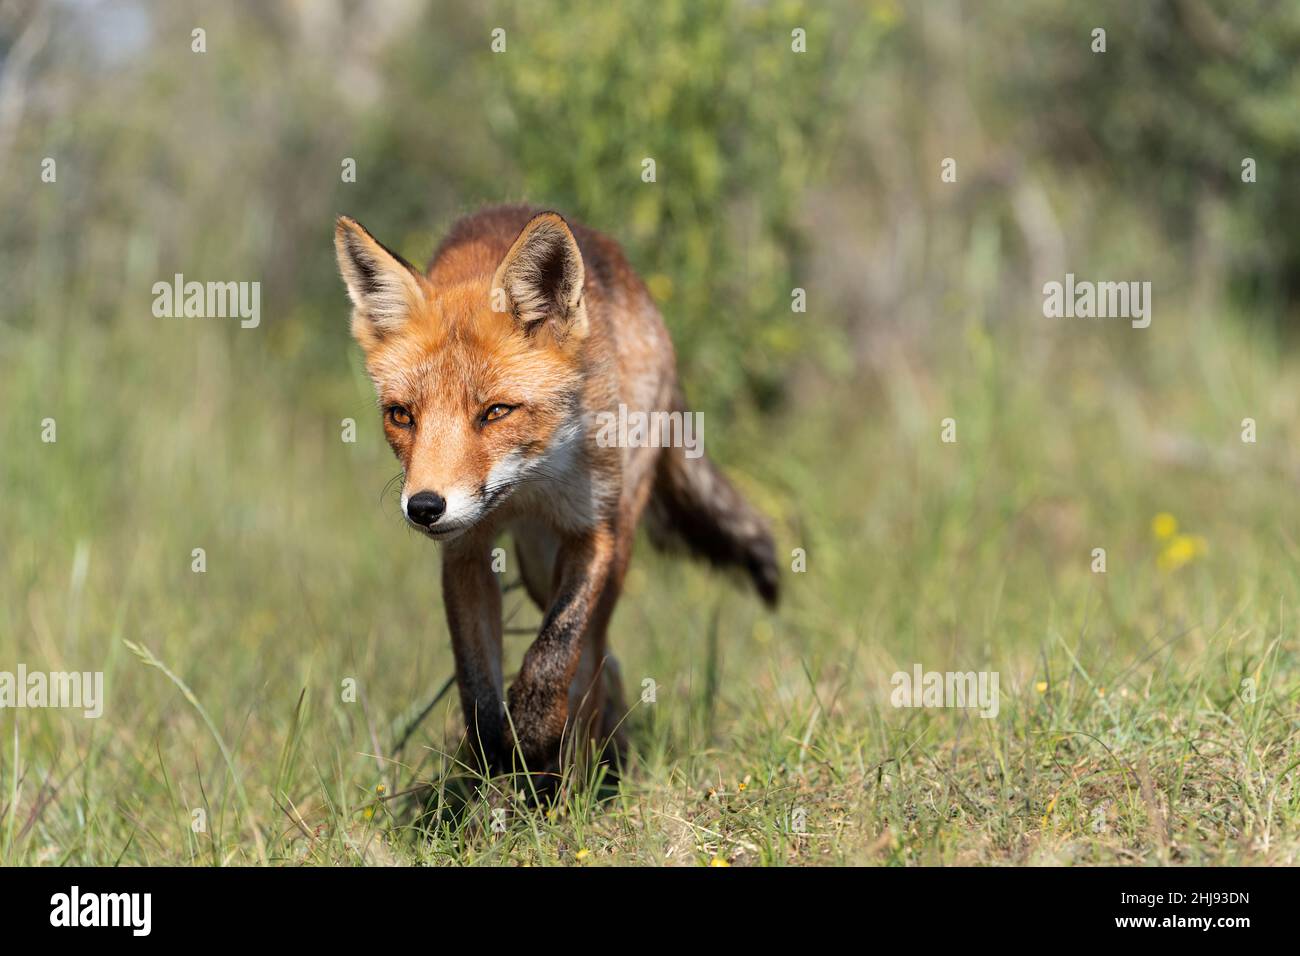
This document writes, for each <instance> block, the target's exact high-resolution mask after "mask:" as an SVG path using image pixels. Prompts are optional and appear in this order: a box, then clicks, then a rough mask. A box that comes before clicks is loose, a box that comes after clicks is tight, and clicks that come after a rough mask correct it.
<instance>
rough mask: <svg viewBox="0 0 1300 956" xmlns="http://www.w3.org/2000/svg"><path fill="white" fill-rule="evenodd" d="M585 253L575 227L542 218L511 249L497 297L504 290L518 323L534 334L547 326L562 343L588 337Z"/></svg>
mask: <svg viewBox="0 0 1300 956" xmlns="http://www.w3.org/2000/svg"><path fill="white" fill-rule="evenodd" d="M584 277H585V272H584V270H583V266H582V253H581V252H580V251H578V243H577V240H575V239H574V238H573V233H572V232H571V231H569V225H568V223H566V222H565V221H564V219H563V217H561V216H560V215H559V213H554V212H543V213H538V214H537V215H536V216H534V217H533V218H532V219H530V220H528V224H527V225H525V226H524V228H523V231H521V232H520V233H519V238H517V239H516V240H515V242H514V245H512V246H511V247H510V251H509V252H507V253H506V257H505V258H504V259H502V260H501V265H500V266H498V267H497V271H496V276H495V277H494V278H493V280H492V289H493V296H496V295H498V293H497V291H496V290H498V289H501V290H504V291H505V295H506V300H507V302H508V304H509V307H510V310H511V312H512V313H513V314H514V317H515V321H517V322H518V323H519V325H520V326H521V327H522V328H523V330H524V331H525V332H528V333H532V332H533V331H535V330H537V329H538V328H541V327H542V326H543V325H545V324H546V323H547V322H551V323H553V324H552V325H551V326H550V327H551V328H552V330H553V331H554V332H555V333H556V334H557V335H558V336H560V337H561V338H564V337H567V336H569V335H576V336H577V337H582V336H584V335H585V334H586V331H587V311H586V309H585V307H584V306H583V302H582V283H583V281H584Z"/></svg>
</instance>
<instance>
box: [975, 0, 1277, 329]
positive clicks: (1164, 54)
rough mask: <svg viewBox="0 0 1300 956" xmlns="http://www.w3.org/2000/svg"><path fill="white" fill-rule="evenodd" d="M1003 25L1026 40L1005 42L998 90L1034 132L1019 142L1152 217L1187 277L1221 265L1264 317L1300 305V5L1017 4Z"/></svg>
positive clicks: (1209, 1) (1249, 0)
mask: <svg viewBox="0 0 1300 956" xmlns="http://www.w3.org/2000/svg"><path fill="white" fill-rule="evenodd" d="M993 19H994V20H995V21H1000V22H1001V25H1002V27H1003V28H1006V29H1007V30H1008V31H1010V30H1012V29H1014V32H1015V34H1016V36H1017V37H1019V40H1018V41H1013V39H1012V37H1011V36H1010V35H1009V33H1006V34H1004V39H1005V40H1006V42H1005V44H1004V47H1005V49H1006V50H1007V55H1006V57H1005V58H1004V60H1003V64H1004V68H1003V69H1001V70H999V71H997V73H996V74H995V76H994V82H995V84H996V94H995V95H997V96H998V97H1000V98H1003V99H1004V100H1005V101H1006V102H1010V103H1012V104H1016V107H1017V109H1018V110H1019V113H1020V117H1019V122H1022V123H1024V124H1025V125H1027V126H1028V127H1030V130H1031V131H1032V132H1031V133H1030V135H1027V136H1025V137H1024V138H1023V139H1022V140H1021V141H1022V142H1023V141H1025V140H1029V141H1033V140H1038V141H1039V142H1041V143H1042V144H1043V145H1044V146H1045V148H1046V151H1047V155H1048V158H1049V159H1050V160H1051V161H1052V162H1053V163H1056V164H1060V165H1062V166H1067V165H1076V166H1077V165H1083V166H1086V167H1089V168H1090V169H1091V170H1092V171H1093V172H1094V173H1099V174H1100V175H1101V176H1103V177H1105V179H1106V180H1108V181H1109V183H1110V184H1111V185H1112V186H1113V187H1115V189H1116V192H1115V199H1114V201H1126V202H1132V203H1135V204H1138V205H1142V206H1146V207H1148V208H1152V207H1154V208H1155V209H1156V210H1157V211H1158V213H1159V214H1160V215H1161V217H1162V219H1163V222H1164V224H1165V226H1166V228H1167V231H1168V233H1169V235H1170V238H1171V241H1172V242H1173V243H1174V244H1175V247H1176V248H1178V249H1179V250H1180V252H1181V254H1182V255H1184V256H1187V255H1188V254H1189V253H1190V256H1191V258H1192V259H1193V263H1192V269H1191V270H1190V274H1192V275H1197V274H1198V273H1200V272H1201V271H1202V270H1203V269H1210V270H1214V269H1215V268H1217V267H1218V266H1219V265H1221V267H1222V269H1223V271H1224V273H1225V278H1226V279H1227V280H1228V282H1229V284H1230V287H1231V288H1232V289H1233V290H1235V291H1236V292H1237V293H1239V294H1241V295H1243V297H1244V298H1245V299H1246V300H1247V301H1248V302H1250V303H1252V304H1256V305H1265V304H1268V303H1270V302H1272V303H1275V304H1279V305H1289V306H1294V305H1295V304H1297V302H1298V301H1300V232H1297V231H1296V229H1295V223H1296V221H1297V218H1300V190H1297V189H1296V188H1295V186H1294V182H1293V180H1294V171H1295V170H1296V169H1297V168H1300V110H1298V109H1297V108H1296V105H1297V103H1298V102H1300V70H1298V69H1297V64H1298V63H1300V5H1297V4H1295V3H1291V2H1278V0H1153V2H1150V3H1136V4H1135V3H1130V2H1126V0H1100V2H1095V3H1091V4H1087V5H1078V4H1068V3H1063V2H1060V0H1037V2H1035V3H1032V4H1028V5H1027V4H1025V3H1023V2H1020V0H1016V2H1014V3H1010V4H1008V5H1006V7H1005V9H1003V10H1001V11H1000V12H999V13H998V14H997V15H996V16H995V17H994V18H993ZM1096 28H1103V29H1105V30H1106V51H1105V52H1104V53H1094V52H1093V51H1092V49H1091V47H1092V36H1091V35H1092V31H1093V30H1094V29H1096ZM1247 158H1251V159H1253V160H1254V161H1255V166H1256V171H1255V175H1256V177H1257V181H1256V182H1254V183H1246V182H1243V181H1242V172H1243V170H1242V163H1243V160H1245V159H1247ZM1220 219H1225V220H1226V226H1223V227H1221V228H1220V227H1219V226H1218V222H1219V220H1220Z"/></svg>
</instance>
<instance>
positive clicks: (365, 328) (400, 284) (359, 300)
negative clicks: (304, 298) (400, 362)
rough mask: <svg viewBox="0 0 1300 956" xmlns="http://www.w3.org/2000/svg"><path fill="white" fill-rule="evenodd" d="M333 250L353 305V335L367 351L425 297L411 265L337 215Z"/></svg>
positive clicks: (364, 229)
mask: <svg viewBox="0 0 1300 956" xmlns="http://www.w3.org/2000/svg"><path fill="white" fill-rule="evenodd" d="M334 251H335V253H336V254H337V256H338V260H339V272H341V273H342V274H343V281H344V282H345V283H346V284H347V287H348V297H349V298H350V299H351V300H352V305H353V306H354V309H353V311H352V335H353V336H354V337H355V338H356V340H357V341H358V342H360V343H361V344H362V345H363V346H365V347H367V348H368V347H369V346H370V345H372V344H373V343H374V342H375V341H377V340H378V339H381V338H383V337H384V336H385V335H386V334H388V333H389V332H396V331H398V330H399V329H400V328H401V327H402V326H403V325H405V324H406V320H407V318H408V316H409V315H410V314H411V310H412V309H413V308H414V307H415V306H417V305H418V304H419V302H420V300H421V299H422V298H423V297H424V291H423V289H422V288H421V284H420V281H421V280H420V277H419V275H418V274H417V273H416V271H415V267H414V266H412V265H411V264H410V263H409V262H407V261H406V260H405V259H403V258H402V257H401V256H399V255H398V254H397V253H395V252H393V251H392V250H391V249H389V248H388V247H387V246H385V245H384V244H383V243H381V242H380V241H379V240H378V239H376V238H375V237H374V236H372V235H371V234H370V233H369V232H368V231H367V230H366V227H365V226H363V225H361V223H359V222H357V221H356V220H355V219H350V218H348V217H347V216H340V217H339V220H338V223H337V224H336V226H335V229H334Z"/></svg>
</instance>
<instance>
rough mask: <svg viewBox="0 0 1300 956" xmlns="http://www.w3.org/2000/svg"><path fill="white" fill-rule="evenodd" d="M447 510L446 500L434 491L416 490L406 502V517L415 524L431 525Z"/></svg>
mask: <svg viewBox="0 0 1300 956" xmlns="http://www.w3.org/2000/svg"><path fill="white" fill-rule="evenodd" d="M446 510H447V502H446V501H444V500H443V497H442V495H440V494H438V493H437V492H436V491H418V492H416V493H415V494H413V495H411V497H410V500H408V501H407V502H406V517H408V518H410V519H411V520H412V521H414V522H415V523H416V524H422V525H426V526H427V525H431V524H433V523H434V522H435V521H437V520H438V519H439V518H441V517H442V513H443V512H444V511H446Z"/></svg>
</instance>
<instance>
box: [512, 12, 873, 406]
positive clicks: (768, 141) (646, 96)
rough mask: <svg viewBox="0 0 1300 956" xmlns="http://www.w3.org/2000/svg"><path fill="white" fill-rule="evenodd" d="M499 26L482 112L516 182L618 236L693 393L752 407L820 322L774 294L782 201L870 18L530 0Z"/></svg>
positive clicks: (822, 329)
mask: <svg viewBox="0 0 1300 956" xmlns="http://www.w3.org/2000/svg"><path fill="white" fill-rule="evenodd" d="M501 26H503V27H504V28H505V29H506V31H507V32H506V37H507V48H506V52H505V53H502V54H498V55H495V56H493V57H491V58H490V60H489V61H488V63H487V64H486V69H487V71H488V73H489V74H490V73H492V72H496V73H497V74H498V79H499V82H497V83H496V84H495V85H491V78H490V77H488V78H487V82H488V83H489V85H488V86H487V88H489V89H492V90H493V94H494V95H493V98H492V100H491V101H490V102H489V103H488V105H487V115H488V118H489V122H490V123H491V124H492V127H493V130H494V132H495V133H496V135H497V136H498V137H499V140H500V142H501V143H502V144H503V145H504V147H505V148H506V149H507V150H508V152H509V154H510V155H511V156H513V158H514V160H515V162H516V164H517V167H518V169H519V174H520V178H521V181H522V186H523V191H524V195H526V196H527V198H528V199H530V200H531V201H533V202H538V203H544V204H548V205H553V206H555V207H556V208H558V209H560V210H562V211H565V212H568V213H570V214H572V215H574V216H576V217H578V218H580V219H582V220H584V221H586V222H587V223H588V224H589V225H591V226H593V227H595V228H598V229H600V230H602V231H605V232H608V233H609V234H610V235H612V236H614V237H615V238H617V239H618V240H619V241H620V242H622V243H623V244H624V246H625V247H626V249H627V251H628V253H629V255H630V257H631V259H632V262H633V264H634V266H635V267H636V268H637V269H638V271H639V272H640V273H641V275H642V277H643V278H644V279H645V280H646V282H647V284H648V285H649V287H650V290H651V292H652V293H653V294H654V296H655V299H656V301H657V302H658V303H659V305H660V308H661V309H662V311H663V312H664V315H665V318H666V320H667V322H668V324H669V327H670V328H671V330H672V332H673V337H674V341H675V343H676V345H677V349H678V354H679V362H680V363H681V366H682V369H683V378H684V379H685V381H686V382H687V384H688V387H689V389H690V391H691V395H692V400H693V402H695V403H697V404H699V405H704V406H708V407H712V408H724V407H726V408H731V409H733V410H734V409H735V408H736V407H737V405H738V403H742V402H755V401H756V403H757V405H758V406H759V407H770V406H771V405H772V404H774V403H775V402H776V401H777V400H778V399H779V397H780V395H781V389H782V385H783V383H784V382H785V381H786V379H787V378H788V372H789V364H790V362H791V361H792V360H793V359H794V358H796V356H798V355H800V354H801V353H805V350H807V349H809V348H811V347H814V346H816V345H817V344H818V343H819V341H820V342H821V344H823V345H824V344H825V342H824V339H825V338H826V336H828V335H830V334H831V332H830V331H829V329H830V323H827V322H825V321H822V322H818V321H817V320H816V319H815V314H816V313H815V309H812V310H810V311H809V312H807V313H796V312H793V311H792V308H791V301H792V290H793V289H794V288H796V287H802V286H805V285H806V281H804V280H801V278H800V276H801V274H802V273H801V269H800V264H801V263H800V259H801V256H802V255H803V253H804V250H805V248H806V245H805V243H804V242H803V240H802V237H801V231H800V203H801V200H802V199H803V198H804V197H805V196H806V195H808V191H809V190H810V189H811V188H814V187H815V186H816V185H817V182H818V177H819V174H820V173H821V172H822V170H823V168H824V166H825V165H826V158H827V151H828V146H829V145H830V142H831V140H832V138H833V137H834V136H835V135H836V133H837V131H838V129H839V126H840V124H841V122H842V110H843V106H844V104H845V103H846V102H847V100H848V99H849V97H851V96H852V95H853V94H854V93H855V92H856V90H855V87H856V85H857V83H858V82H859V81H860V78H861V73H862V65H863V63H864V58H865V55H866V53H867V51H868V50H869V49H870V48H871V45H872V41H873V40H874V38H875V37H876V36H877V35H878V33H879V31H880V29H882V28H881V27H879V26H878V25H877V24H876V22H875V21H871V20H867V19H865V18H864V17H863V15H862V13H861V12H860V11H858V10H857V9H855V8H854V7H852V6H850V5H847V4H838V3H835V4H827V3H805V2H783V3H770V4H768V3H764V4H756V3H748V2H743V0H690V2H685V0H666V2H655V3H636V4H633V3H610V2H608V0H579V2H576V3H575V2H572V0H568V2H566V0H536V2H530V3H527V4H519V5H517V6H514V7H512V10H511V15H510V16H509V17H504V18H503V19H502V23H501ZM796 29H801V30H803V31H805V36H806V49H807V50H808V51H809V52H807V53H799V52H795V50H794V49H793V46H794V44H795V43H796V38H795V35H794V31H795V30H796ZM647 159H650V160H653V161H654V175H655V181H654V182H646V181H644V180H643V175H642V174H643V169H644V168H645V167H644V165H643V164H644V161H645V160H647Z"/></svg>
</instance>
